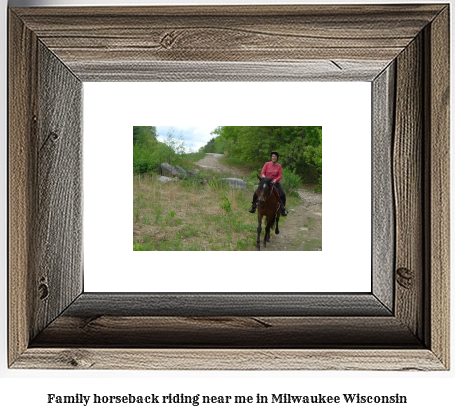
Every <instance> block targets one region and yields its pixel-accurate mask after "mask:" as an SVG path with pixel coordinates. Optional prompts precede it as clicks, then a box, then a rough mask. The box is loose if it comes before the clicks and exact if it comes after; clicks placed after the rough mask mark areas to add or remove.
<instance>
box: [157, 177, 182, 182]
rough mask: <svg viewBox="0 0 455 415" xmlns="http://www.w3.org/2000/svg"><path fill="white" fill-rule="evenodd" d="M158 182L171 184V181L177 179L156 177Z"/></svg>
mask: <svg viewBox="0 0 455 415" xmlns="http://www.w3.org/2000/svg"><path fill="white" fill-rule="evenodd" d="M158 180H159V181H160V182H161V183H167V182H173V181H177V180H178V179H177V177H174V178H173V179H171V178H170V177H165V176H159V177H158Z"/></svg>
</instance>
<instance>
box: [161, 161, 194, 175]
mask: <svg viewBox="0 0 455 415" xmlns="http://www.w3.org/2000/svg"><path fill="white" fill-rule="evenodd" d="M160 171H161V174H162V175H163V176H166V177H175V176H183V177H186V176H187V173H186V171H185V170H184V169H182V168H181V167H180V166H171V165H170V164H168V163H161V169H160Z"/></svg>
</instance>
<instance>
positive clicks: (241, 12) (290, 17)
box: [14, 5, 441, 80]
mask: <svg viewBox="0 0 455 415" xmlns="http://www.w3.org/2000/svg"><path fill="white" fill-rule="evenodd" d="M440 9H441V7H440V6H438V5H434V6H432V5H421V6H416V5H413V6H405V5H402V7H393V6H392V7H391V6H371V5H370V6H352V5H345V6H337V7H336V8H333V7H330V6H329V7H327V6H311V5H296V6H266V7H257V6H245V7H238V6H237V7H228V6H227V7H210V6H205V7H204V6H201V7H180V8H169V7H135V8H134V7H133V8H121V7H118V8H97V7H93V8H90V13H89V14H87V13H83V12H82V13H81V10H79V9H77V8H68V7H66V8H58V7H53V8H39V10H36V9H14V10H15V12H16V13H18V15H20V17H21V18H22V19H23V20H24V21H25V22H26V24H27V26H28V27H30V28H31V29H32V30H33V31H36V33H37V34H38V36H39V37H40V39H41V41H42V42H43V43H44V44H45V45H46V46H47V47H48V48H49V49H50V50H52V51H53V52H54V53H55V54H56V55H58V56H59V57H60V58H61V59H62V60H63V61H65V62H66V64H67V65H68V67H69V68H71V69H72V70H73V72H74V73H76V74H78V76H79V69H80V68H81V67H84V64H89V63H91V65H93V62H100V63H101V62H114V63H115V62H129V63H133V62H175V61H181V62H289V63H292V62H301V61H304V60H316V61H319V62H320V61H321V60H324V61H325V62H322V63H323V65H321V67H324V65H325V66H329V67H330V62H331V61H338V60H341V61H366V60H374V61H380V62H378V63H379V64H382V69H384V67H385V66H386V64H387V63H388V62H390V61H391V60H393V59H394V58H395V57H396V56H397V55H398V54H399V53H400V52H401V50H402V49H403V48H404V47H406V45H407V44H408V43H409V42H410V41H411V40H412V39H413V38H414V37H415V36H416V35H417V34H418V33H419V31H420V30H421V29H422V27H423V26H424V25H425V24H427V23H428V22H430V21H431V20H432V19H433V18H434V17H435V16H436V14H437V13H438V11H439V10H440ZM341 67H342V65H341ZM213 68H214V69H215V68H216V67H213ZM331 69H332V68H331ZM86 72H87V70H86V69H84V70H83V71H82V72H81V73H80V75H81V79H90V78H83V77H82V74H83V73H86ZM104 72H105V73H106V74H108V73H109V72H112V71H104ZM119 74H121V72H118V73H117V76H118V75H119ZM136 76H137V75H136ZM370 80H371V79H370Z"/></svg>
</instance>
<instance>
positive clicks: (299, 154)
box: [204, 126, 322, 185]
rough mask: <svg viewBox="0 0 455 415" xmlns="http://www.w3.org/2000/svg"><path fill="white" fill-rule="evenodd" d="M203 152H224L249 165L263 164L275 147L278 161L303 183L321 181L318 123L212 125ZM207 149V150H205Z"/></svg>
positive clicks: (320, 128)
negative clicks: (304, 125) (211, 130)
mask: <svg viewBox="0 0 455 415" xmlns="http://www.w3.org/2000/svg"><path fill="white" fill-rule="evenodd" d="M212 134H213V135H214V136H215V137H214V139H212V140H211V141H210V142H209V143H208V144H207V145H206V146H205V147H204V150H205V151H206V152H213V150H215V152H216V153H225V154H227V155H228V159H227V160H229V159H235V160H238V161H241V162H243V163H247V164H250V165H256V164H258V163H259V164H260V165H263V164H264V162H265V161H268V160H269V159H270V152H271V151H272V150H275V151H278V152H279V154H280V158H279V160H278V162H279V163H280V164H281V165H282V166H283V168H286V169H287V170H288V171H292V172H293V174H295V175H298V176H300V177H301V178H302V180H303V181H304V182H306V183H318V184H319V185H322V127H318V126H313V127H311V126H310V127H309V126H306V127H296V126H284V127H270V126H259V127H257V126H256V127H244V126H237V127H236V126H224V127H218V128H216V129H215V130H214V131H213V132H212ZM209 150H210V151H209Z"/></svg>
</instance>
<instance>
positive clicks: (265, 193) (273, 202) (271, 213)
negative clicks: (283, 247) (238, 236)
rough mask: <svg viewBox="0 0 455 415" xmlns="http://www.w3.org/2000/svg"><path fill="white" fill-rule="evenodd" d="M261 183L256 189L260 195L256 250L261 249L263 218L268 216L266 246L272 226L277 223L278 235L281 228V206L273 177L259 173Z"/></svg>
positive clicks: (276, 230) (276, 231)
mask: <svg viewBox="0 0 455 415" xmlns="http://www.w3.org/2000/svg"><path fill="white" fill-rule="evenodd" d="M258 179H259V185H258V188H257V189H256V194H257V195H258V236H257V240H256V251H260V250H261V246H260V245H261V231H262V227H261V224H262V218H263V217H264V216H265V218H266V227H265V236H264V247H266V246H267V242H269V241H270V228H272V229H273V226H274V225H275V234H276V235H278V234H279V233H280V230H279V228H278V221H279V220H280V216H281V208H280V204H279V201H278V198H277V196H276V194H275V192H274V191H273V188H274V186H273V183H272V179H270V178H268V177H264V178H262V177H260V176H259V175H258Z"/></svg>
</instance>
